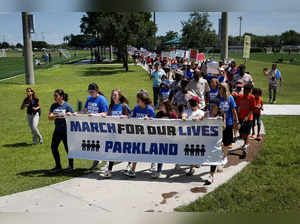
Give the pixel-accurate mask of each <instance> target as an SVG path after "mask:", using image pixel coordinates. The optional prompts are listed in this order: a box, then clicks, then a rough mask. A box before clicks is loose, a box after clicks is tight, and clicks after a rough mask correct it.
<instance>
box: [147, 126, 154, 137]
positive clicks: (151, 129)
mask: <svg viewBox="0 0 300 224" xmlns="http://www.w3.org/2000/svg"><path fill="white" fill-rule="evenodd" d="M147 130H148V134H149V135H156V128H155V127H153V126H147Z"/></svg>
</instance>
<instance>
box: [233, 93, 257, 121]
mask: <svg viewBox="0 0 300 224" xmlns="http://www.w3.org/2000/svg"><path fill="white" fill-rule="evenodd" d="M236 104H237V106H238V107H239V118H240V119H245V118H246V117H247V116H248V115H249V113H250V111H251V110H252V111H253V110H254V108H255V105H256V104H255V97H254V96H253V95H252V94H249V95H248V96H245V95H244V94H240V95H239V96H238V97H237V102H236ZM252 120H253V114H252V115H251V116H250V117H249V121H252Z"/></svg>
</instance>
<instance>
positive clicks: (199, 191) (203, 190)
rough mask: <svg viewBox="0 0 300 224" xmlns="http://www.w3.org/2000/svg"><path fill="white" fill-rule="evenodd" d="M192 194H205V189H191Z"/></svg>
mask: <svg viewBox="0 0 300 224" xmlns="http://www.w3.org/2000/svg"><path fill="white" fill-rule="evenodd" d="M191 192H192V193H206V192H207V189H206V188H205V187H194V188H192V189H191Z"/></svg>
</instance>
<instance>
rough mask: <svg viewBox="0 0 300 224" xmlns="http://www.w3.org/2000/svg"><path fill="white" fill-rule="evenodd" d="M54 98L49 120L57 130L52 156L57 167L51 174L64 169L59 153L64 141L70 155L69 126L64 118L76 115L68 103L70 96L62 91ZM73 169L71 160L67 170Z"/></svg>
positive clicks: (58, 90) (53, 140) (55, 131)
mask: <svg viewBox="0 0 300 224" xmlns="http://www.w3.org/2000/svg"><path fill="white" fill-rule="evenodd" d="M53 96H54V100H55V103H54V104H52V105H51V108H50V113H49V116H48V119H49V120H52V121H53V120H54V121H55V129H54V133H53V136H52V143H51V149H52V154H53V158H54V160H55V164H56V165H55V167H54V168H53V169H52V170H51V172H58V171H60V170H61V169H62V166H61V163H60V156H59V151H58V146H59V144H60V142H61V141H63V143H64V146H65V150H66V152H67V153H68V142H67V124H66V119H65V118H64V117H65V116H66V115H71V114H72V113H74V111H73V108H72V106H71V105H70V104H69V103H67V101H68V94H66V93H64V91H63V90H62V89H57V90H55V91H54V95H53ZM73 169H74V162H73V159H69V167H68V168H67V170H73Z"/></svg>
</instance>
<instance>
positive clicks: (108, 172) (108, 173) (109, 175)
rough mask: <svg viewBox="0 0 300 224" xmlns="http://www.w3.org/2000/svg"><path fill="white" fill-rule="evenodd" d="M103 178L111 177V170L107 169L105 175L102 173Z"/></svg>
mask: <svg viewBox="0 0 300 224" xmlns="http://www.w3.org/2000/svg"><path fill="white" fill-rule="evenodd" d="M102 177H103V178H105V179H110V178H111V177H112V175H111V171H108V170H107V171H106V172H105V173H104V174H103V175H102Z"/></svg>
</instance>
